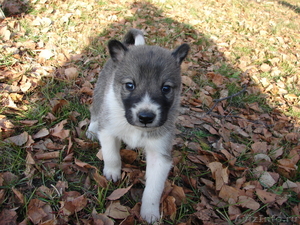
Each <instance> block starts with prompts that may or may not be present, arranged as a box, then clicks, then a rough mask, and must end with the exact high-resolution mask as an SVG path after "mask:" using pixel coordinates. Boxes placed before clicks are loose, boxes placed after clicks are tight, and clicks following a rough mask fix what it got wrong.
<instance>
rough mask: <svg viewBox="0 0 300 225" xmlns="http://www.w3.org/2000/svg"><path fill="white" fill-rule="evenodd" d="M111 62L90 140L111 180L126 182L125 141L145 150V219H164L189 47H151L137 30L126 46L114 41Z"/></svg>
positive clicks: (98, 91)
mask: <svg viewBox="0 0 300 225" xmlns="http://www.w3.org/2000/svg"><path fill="white" fill-rule="evenodd" d="M108 49H109V53H110V56H111V59H109V60H108V61H107V63H106V64H105V66H104V68H103V70H102V72H101V73H100V75H99V78H98V81H97V83H96V86H95V90H94V97H93V104H92V106H91V123H90V125H89V128H88V130H87V136H88V137H89V138H97V139H98V140H99V142H100V144H101V147H102V153H103V159H104V170H103V174H104V175H105V176H106V178H107V179H110V180H113V181H117V180H119V179H120V178H121V165H122V163H121V157H120V152H119V151H120V146H121V141H123V142H125V143H126V144H127V145H128V146H129V147H131V148H144V152H145V154H146V162H147V166H146V187H145V190H144V193H143V197H142V206H141V216H142V218H143V219H144V220H146V221H147V222H148V223H153V222H155V221H157V220H159V218H160V212H159V204H160V198H161V195H162V192H163V189H164V184H165V181H166V179H167V176H168V173H169V171H170V168H171V166H172V159H171V149H172V140H173V134H174V130H175V120H176V117H177V111H178V107H179V104H180V91H181V75H180V64H181V63H182V61H183V60H184V58H185V57H186V56H187V54H188V51H189V46H188V45H187V44H182V45H181V46H179V47H178V48H176V49H175V50H174V51H170V50H167V49H164V48H161V47H158V46H148V45H145V40H144V36H143V33H142V31H140V30H137V29H131V30H130V31H129V32H128V33H127V34H126V35H125V37H124V39H123V42H119V41H117V40H111V41H110V42H109V43H108Z"/></svg>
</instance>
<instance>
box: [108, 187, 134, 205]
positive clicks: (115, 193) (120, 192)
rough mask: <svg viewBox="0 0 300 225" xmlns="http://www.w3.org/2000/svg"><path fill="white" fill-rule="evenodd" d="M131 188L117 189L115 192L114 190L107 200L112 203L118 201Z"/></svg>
mask: <svg viewBox="0 0 300 225" xmlns="http://www.w3.org/2000/svg"><path fill="white" fill-rule="evenodd" d="M132 186H133V184H132V185H130V186H129V187H127V188H118V189H116V190H114V191H113V192H112V193H111V194H110V195H109V196H108V197H107V199H108V200H111V201H114V200H118V199H119V198H121V197H122V196H123V195H125V194H126V193H127V192H128V191H129V190H130V188H131V187H132Z"/></svg>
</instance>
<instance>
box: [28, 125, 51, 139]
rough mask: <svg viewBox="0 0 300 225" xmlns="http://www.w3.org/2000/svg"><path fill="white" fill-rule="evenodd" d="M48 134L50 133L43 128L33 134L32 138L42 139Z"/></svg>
mask: <svg viewBox="0 0 300 225" xmlns="http://www.w3.org/2000/svg"><path fill="white" fill-rule="evenodd" d="M49 134H50V132H49V131H48V129H47V128H43V129H41V130H39V131H38V132H37V133H36V134H34V135H33V136H32V138H33V139H38V138H44V137H46V136H48V135H49Z"/></svg>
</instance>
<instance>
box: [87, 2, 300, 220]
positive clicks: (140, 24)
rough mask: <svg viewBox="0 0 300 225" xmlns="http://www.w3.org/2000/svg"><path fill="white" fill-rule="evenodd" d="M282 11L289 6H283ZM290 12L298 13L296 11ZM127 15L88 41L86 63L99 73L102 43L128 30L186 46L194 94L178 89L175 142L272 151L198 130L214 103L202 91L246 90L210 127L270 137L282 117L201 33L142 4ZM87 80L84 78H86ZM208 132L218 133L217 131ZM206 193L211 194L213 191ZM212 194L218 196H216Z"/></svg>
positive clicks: (222, 107)
mask: <svg viewBox="0 0 300 225" xmlns="http://www.w3.org/2000/svg"><path fill="white" fill-rule="evenodd" d="M282 4H283V3H282ZM283 5H286V6H289V4H287V3H286V4H283ZM294 9H296V11H297V12H299V11H298V8H297V7H296V8H294ZM128 10H130V11H131V12H132V16H130V17H125V18H124V19H122V21H116V22H113V23H111V24H110V25H108V27H107V28H105V30H104V31H103V32H102V33H100V34H98V35H96V36H92V37H90V43H91V45H89V46H87V47H86V49H85V50H84V51H83V53H84V54H85V55H87V56H89V57H91V58H95V57H97V56H99V55H100V56H101V57H100V59H99V58H98V60H99V61H98V63H99V64H100V65H101V67H102V66H103V65H104V63H105V62H106V60H107V58H108V53H107V52H108V51H107V46H106V44H107V42H108V41H109V40H110V39H117V40H121V39H122V37H123V35H124V34H125V33H126V32H127V31H128V30H129V29H130V28H138V29H142V30H144V31H145V32H146V43H147V44H149V45H160V46H161V47H165V48H169V49H174V48H175V47H176V46H179V45H180V44H182V43H188V44H190V46H191V51H190V53H189V55H188V57H187V61H188V63H186V64H185V65H186V66H187V67H188V69H185V70H183V75H184V76H187V77H190V78H192V79H193V81H194V82H195V83H196V85H197V88H199V89H197V88H196V89H195V88H192V87H189V86H184V88H183V101H182V106H183V108H184V113H182V115H181V116H180V118H181V120H179V123H178V125H179V127H180V128H182V130H181V132H182V133H181V135H179V136H178V137H179V138H182V139H184V141H187V142H193V141H194V140H195V139H196V141H197V140H198V141H199V140H200V141H203V142H204V143H205V144H206V146H212V145H213V144H215V143H216V142H219V141H221V142H222V143H223V144H224V146H226V145H228V143H238V144H241V145H245V146H248V147H247V149H248V151H249V150H251V148H250V147H249V146H250V145H251V143H254V142H259V141H260V142H266V143H267V144H268V145H269V146H274V148H275V146H277V144H278V140H277V139H273V138H271V137H266V136H265V134H266V133H263V132H261V133H251V136H249V137H248V139H247V138H246V139H245V137H243V136H240V135H239V134H235V135H232V136H231V135H225V134H224V133H223V134H221V132H225V130H226V129H225V128H224V127H222V126H220V127H219V128H220V135H210V134H208V131H207V129H205V128H204V126H202V125H203V124H205V122H204V121H202V119H203V118H205V119H207V117H206V116H207V115H205V113H206V112H208V111H209V110H210V109H211V107H212V105H213V102H211V103H212V104H206V105H205V104H204V102H205V101H206V100H207V99H204V98H202V97H203V96H205V93H206V91H207V92H209V90H210V88H209V86H210V87H213V89H214V90H216V93H214V94H212V95H213V97H214V98H216V99H218V98H220V97H221V96H220V92H222V91H223V90H224V89H227V90H228V91H229V95H234V94H235V93H238V92H239V91H241V90H243V89H244V90H245V91H241V93H240V94H239V95H236V96H235V97H232V98H229V99H227V102H226V103H224V104H223V103H219V107H216V108H214V109H213V110H212V111H213V113H211V115H209V116H211V118H214V119H209V120H210V121H211V122H209V123H214V122H213V121H214V120H215V121H219V120H220V121H221V123H222V124H225V123H230V124H234V125H235V126H237V127H239V128H241V129H242V130H247V131H248V132H253V130H254V129H255V127H258V128H259V129H261V130H263V131H264V132H267V133H268V134H270V133H271V130H272V129H281V128H280V127H279V126H277V125H276V123H277V122H280V121H279V120H280V118H281V117H284V118H286V117H285V116H284V115H283V114H281V112H279V111H277V110H276V109H274V108H272V107H271V106H268V104H267V101H266V99H265V98H264V97H262V96H261V94H262V93H260V91H259V88H258V87H257V85H256V84H255V82H253V81H252V80H251V78H250V77H248V75H247V74H246V73H243V72H242V71H241V70H239V69H237V68H235V67H234V66H233V65H231V64H230V63H229V62H228V61H227V60H226V58H225V56H224V55H223V53H222V52H220V51H218V48H217V44H216V43H214V41H213V40H212V39H210V38H209V37H207V35H206V34H205V31H201V30H197V29H194V28H193V26H191V25H189V24H184V23H180V22H178V21H176V20H174V19H172V18H168V17H166V16H164V11H163V9H160V8H158V7H156V6H154V5H153V4H151V3H149V2H146V1H144V2H143V1H142V2H135V3H134V4H132V5H130V7H129V8H128ZM90 65H91V68H88V67H87V65H86V64H85V65H82V68H83V67H84V68H85V69H86V70H91V71H92V70H94V65H95V62H93V61H91V63H90ZM87 74H89V73H88V72H87ZM215 74H219V75H220V76H221V77H220V76H219V75H216V77H213V78H212V77H209V76H214V75H215ZM218 77H219V78H220V79H222V80H223V82H220V83H219V85H218V84H217V83H218V82H215V81H214V79H218ZM245 80H248V81H249V88H245V87H244V86H243V85H242V82H243V81H245ZM193 99H194V100H195V99H201V100H200V101H201V102H202V106H199V105H198V106H197V107H198V109H199V111H197V110H193V109H192V108H195V107H193V105H191V103H195V101H194V102H193ZM210 100H212V99H210ZM207 101H208V100H207ZM196 102H197V101H196ZM256 103H257V105H258V107H259V108H261V109H263V110H262V111H260V109H257V110H256V109H255V107H256V106H255V104H256ZM251 107H252V108H251ZM266 115H269V116H266ZM209 116H208V117H209ZM193 122H195V123H193ZM209 123H208V124H209ZM280 123H281V122H280ZM283 123H284V124H283V127H284V129H287V133H288V132H289V131H291V130H293V129H294V127H293V124H289V121H285V122H283ZM213 126H214V127H218V125H213ZM276 126H277V127H276ZM199 130H200V131H204V132H205V133H206V134H208V136H210V139H209V140H208V139H207V138H206V137H207V136H205V135H204V138H203V137H201V138H200V137H199V136H197V132H199ZM227 131H229V130H227ZM200 141H199V142H200ZM296 143H297V141H295V142H293V143H289V141H285V140H284V139H283V140H282V142H281V144H283V145H285V150H287V151H289V150H290V149H291V148H292V146H294V144H296ZM200 146H201V147H202V149H204V147H203V146H204V145H201V143H200ZM175 149H178V150H181V151H182V149H186V148H185V147H183V144H182V143H179V144H177V145H175ZM218 150H220V149H213V151H218ZM229 151H231V150H229ZM200 152H201V151H199V153H198V154H201V153H200ZM232 154H233V153H232ZM253 163H255V162H254V161H253V160H252V159H251V160H249V159H245V161H243V162H241V163H240V164H241V165H242V164H243V166H244V167H245V168H247V167H248V168H251V165H252V164H253ZM205 170H207V168H206V167H205V166H203V165H197V166H196V169H195V170H189V169H183V171H184V174H183V176H186V177H191V176H193V177H199V174H201V173H202V172H201V171H205ZM173 173H174V172H173ZM173 175H174V174H173ZM240 175H242V174H240ZM171 176H172V173H171ZM210 176H211V174H208V175H207V176H206V178H207V179H211V178H210ZM237 178H238V176H237V177H235V178H233V179H232V180H231V183H232V182H233V183H234V182H235V179H237ZM169 179H174V178H169ZM176 182H177V183H178V184H183V185H187V186H188V185H190V184H186V183H185V181H184V180H183V178H182V177H181V178H180V179H179V180H177V181H176ZM197 182H200V181H197ZM206 191H208V188H207V187H206V186H205V185H203V184H201V185H200V186H199V189H198V190H195V192H194V193H195V194H196V196H197V197H196V198H192V199H191V202H193V201H199V197H200V196H201V195H202V194H203V193H205V192H206ZM210 191H213V192H214V191H215V190H210ZM214 194H215V195H218V194H217V193H216V192H215V193H214ZM188 208H189V210H190V212H191V211H192V210H193V207H191V206H189V207H188ZM270 208H271V209H273V207H272V206H270ZM274 210H275V208H274ZM220 217H222V216H220ZM189 218H193V219H192V220H193V221H194V222H195V223H201V222H203V221H200V220H199V218H197V217H196V216H191V215H190V213H189V214H186V215H181V217H180V219H178V221H177V222H181V221H187V220H189ZM211 221H213V219H211ZM214 222H215V223H217V222H218V219H216V220H214Z"/></svg>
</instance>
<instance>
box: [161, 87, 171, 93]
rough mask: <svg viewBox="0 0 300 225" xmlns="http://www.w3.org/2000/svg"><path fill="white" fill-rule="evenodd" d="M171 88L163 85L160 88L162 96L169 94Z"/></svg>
mask: <svg viewBox="0 0 300 225" xmlns="http://www.w3.org/2000/svg"><path fill="white" fill-rule="evenodd" d="M171 89H172V88H171V86H169V85H164V86H163V87H162V88H161V91H162V93H163V94H168V93H170V92H171Z"/></svg>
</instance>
